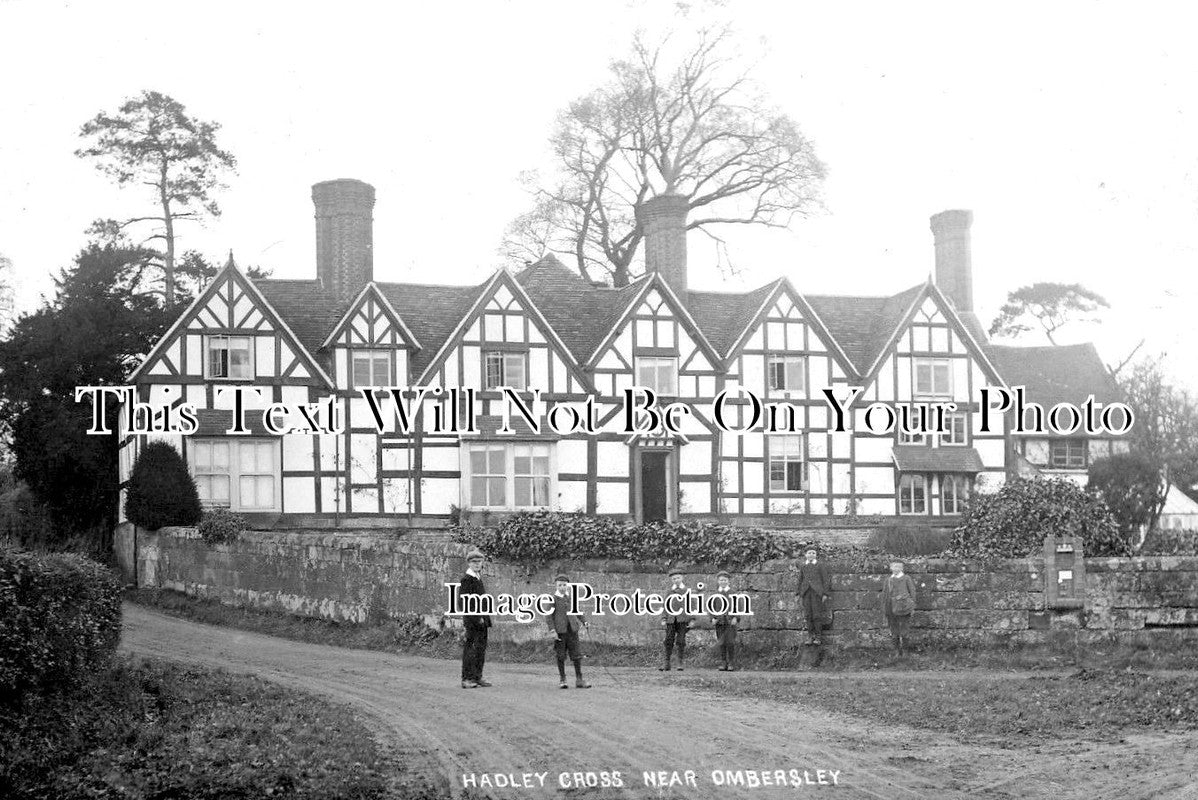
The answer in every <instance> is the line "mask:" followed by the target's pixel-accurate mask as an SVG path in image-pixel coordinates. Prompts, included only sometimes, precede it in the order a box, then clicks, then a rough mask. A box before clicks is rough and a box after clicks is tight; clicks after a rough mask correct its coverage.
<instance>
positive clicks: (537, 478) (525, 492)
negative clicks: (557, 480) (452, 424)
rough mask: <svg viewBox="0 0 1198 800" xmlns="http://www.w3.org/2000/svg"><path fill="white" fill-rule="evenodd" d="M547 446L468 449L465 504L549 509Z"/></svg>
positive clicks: (477, 446) (515, 444)
mask: <svg viewBox="0 0 1198 800" xmlns="http://www.w3.org/2000/svg"><path fill="white" fill-rule="evenodd" d="M550 455H551V453H550V445H548V444H537V443H525V442H513V443H511V444H507V443H502V444H501V443H487V444H474V445H470V451H469V454H468V459H467V461H468V464H467V466H468V467H469V471H470V472H469V476H468V478H467V480H466V484H467V491H468V495H467V497H466V502H467V504H468V506H469V507H471V508H501V509H502V508H510V509H515V508H548V507H549V505H550V487H551V485H552V475H551V473H550V465H549V462H550Z"/></svg>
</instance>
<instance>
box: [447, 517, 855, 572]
mask: <svg viewBox="0 0 1198 800" xmlns="http://www.w3.org/2000/svg"><path fill="white" fill-rule="evenodd" d="M457 539H458V540H459V541H463V542H466V543H468V544H473V545H476V546H478V547H479V548H480V549H482V550H483V552H485V553H486V554H487V556H488V557H490V558H500V559H503V560H505V561H514V562H518V563H531V564H539V563H545V562H548V561H553V560H556V559H581V558H620V559H627V560H629V561H671V562H688V563H692V564H713V565H718V566H721V567H746V566H751V565H754V564H759V563H761V562H763V561H770V560H772V559H776V558H795V557H799V556H801V555H802V552H803V549H804V548H805V547H806V546H807V545H808V544H809V543H808V542H807V541H805V540H803V539H801V538H797V537H795V536H791V535H787V534H784V533H778V532H775V531H765V530H761V529H759V528H741V527H735V526H731V525H717V524H712V523H701V522H683V523H674V524H665V523H651V524H647V525H635V524H631V523H624V522H618V521H616V520H613V519H609V518H606V517H593V516H588V515H586V514H577V513H574V514H569V513H559V512H552V511H535V512H522V513H519V514H514V515H512V516H510V517H508V518H507V519H505V520H504V521H503V522H502V523H501V524H500V525H499V526H498V527H496V528H493V529H480V528H462V529H459V531H458V534H457ZM819 550H820V552H821V553H824V554H825V555H827V556H833V557H835V556H841V557H845V556H850V555H854V556H860V555H863V554H864V550H862V548H855V547H844V546H841V547H828V546H825V545H820V546H819Z"/></svg>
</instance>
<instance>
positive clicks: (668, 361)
mask: <svg viewBox="0 0 1198 800" xmlns="http://www.w3.org/2000/svg"><path fill="white" fill-rule="evenodd" d="M636 385H637V386H644V387H645V388H646V389H652V390H653V391H654V392H656V393H657V394H659V395H666V396H673V395H676V394H678V359H677V358H671V357H658V356H639V357H638V358H637V360H636Z"/></svg>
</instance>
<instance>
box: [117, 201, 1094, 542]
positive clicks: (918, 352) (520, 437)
mask: <svg viewBox="0 0 1198 800" xmlns="http://www.w3.org/2000/svg"><path fill="white" fill-rule="evenodd" d="M313 200H314V202H315V205H316V220H317V279H316V280H271V279H265V280H251V279H250V278H248V277H247V276H246V275H244V274H243V273H242V272H241V271H240V270H238V269H237V267H236V266H235V265H234V264H233V263H232V260H230V263H229V265H228V266H227V267H226V268H225V269H224V270H223V271H222V272H221V273H220V274H219V275H218V276H217V277H216V278H215V279H213V280H212V282H211V283H210V284H209V285H208V286H207V287H206V288H205V289H204V291H203V292H201V293H200V295H199V296H198V297H197V298H196V299H195V301H194V302H193V303H192V304H191V306H190V307H189V308H187V309H186V310H185V311H184V312H183V313H182V314H181V316H180V317H179V319H178V320H177V321H176V323H175V324H174V326H173V327H172V328H171V329H170V330H169V331H168V333H167V334H166V335H165V336H164V337H163V339H162V340H161V341H160V342H159V343H158V344H157V346H156V347H154V348H153V350H152V351H151V352H150V353H149V354H148V355H147V357H146V359H145V360H144V362H143V363H142V365H141V366H140V368H139V369H138V370H137V372H136V373H135V375H134V377H133V382H134V384H135V385H136V388H137V394H138V399H139V401H141V402H143V403H149V404H152V405H154V406H159V407H161V406H163V405H178V404H180V403H183V402H186V403H189V404H191V405H192V406H194V407H195V408H196V409H197V410H198V412H197V417H198V421H199V425H198V430H197V431H196V432H195V433H194V434H193V435H188V436H183V435H178V434H144V435H130V434H128V433H127V432H125V431H122V434H121V451H120V470H121V475H122V479H124V478H126V477H127V476H128V474H129V473H130V471H131V468H132V465H133V462H134V460H135V459H136V456H137V453H138V452H139V449H140V448H141V447H142V446H143V445H144V442H145V440H146V439H147V438H151V437H153V438H165V439H167V440H169V441H171V442H172V444H174V445H175V446H176V447H177V448H178V449H179V450H180V451H181V452H182V453H183V455H184V457H185V458H186V460H187V462H188V464H189V465H190V467H191V469H192V472H193V474H194V476H195V479H196V483H197V487H198V489H199V492H200V495H201V499H202V500H203V501H204V502H205V503H208V504H212V505H223V506H228V507H230V508H232V509H235V510H238V511H242V512H246V513H254V514H269V515H275V516H280V517H293V516H301V517H303V519H304V524H338V523H342V522H344V521H346V520H375V521H377V522H378V523H380V524H386V523H387V521H388V520H396V519H398V518H400V517H415V516H429V515H449V514H452V513H454V512H455V511H457V510H468V511H470V512H477V513H488V514H489V513H505V512H511V511H517V510H524V509H541V508H546V509H559V510H565V511H582V512H587V513H591V514H605V515H614V516H619V517H624V518H634V519H638V520H673V519H678V518H683V517H720V518H724V519H731V520H737V519H743V520H749V519H751V520H753V521H754V522H758V523H761V522H766V521H773V522H775V523H776V524H779V525H793V524H801V522H800V521H801V520H802V519H803V518H810V517H822V518H826V517H829V516H832V517H836V516H851V515H859V514H860V515H880V516H894V517H906V518H928V519H931V518H938V517H952V516H954V515H956V514H959V513H960V511H961V508H962V504H963V503H964V501H965V499H966V498H967V497H968V496H969V494H970V493H971V492H973V491H976V490H992V489H993V488H995V487H997V486H998V485H1000V484H1001V482H1002V481H1003V480H1004V479H1005V478H1006V476H1008V475H1010V474H1018V473H1020V472H1026V471H1027V470H1028V469H1033V470H1034V469H1035V467H1034V466H1029V465H1030V464H1031V462H1034V461H1035V458H1036V457H1037V456H1036V454H1037V453H1038V452H1039V450H1038V448H1041V445H1040V444H1039V443H1037V442H1036V441H1033V440H1032V439H1016V438H1014V437H1012V436H1011V435H1010V434H1009V433H1008V431H1007V427H1008V425H1007V420H1004V419H1000V421H999V425H998V426H997V427H995V428H994V429H992V430H990V431H983V430H982V428H981V424H980V416H981V415H980V408H979V406H978V404H977V400H978V390H979V389H980V388H981V387H983V386H1002V387H1005V386H1007V385H1008V384H1010V383H1011V381H1012V376H1014V377H1017V378H1018V379H1019V380H1020V381H1027V379H1028V378H1029V374H1030V373H1029V370H1028V369H1022V368H1020V367H1018V366H1013V365H1016V364H1020V365H1024V366H1026V365H1027V364H1029V363H1032V364H1034V363H1036V361H1037V359H1038V358H1041V355H1040V354H1038V353H1037V349H1036V348H996V347H994V346H992V345H990V344H989V343H988V342H987V341H986V337H985V334H984V332H983V331H982V330H981V326H980V325H979V324H978V322H977V319H976V318H975V317H974V316H973V312H972V297H971V289H970V287H971V285H972V281H971V278H970V276H969V275H968V274H967V273H968V270H969V268H970V267H969V259H968V227H969V221H970V217H969V215H968V212H945V213H944V214H941V215H937V217H934V218H933V231H934V232H935V233H936V251H937V264H936V280H935V281H932V280H928V281H926V282H922V283H919V284H917V285H915V286H913V287H911V288H910V289H908V290H906V291H904V292H900V293H898V294H896V295H892V296H888V297H870V296H816V295H805V294H804V293H803V292H802V291H801V287H796V286H794V285H792V284H791V283H790V281H788V280H787V279H785V278H783V279H779V280H776V281H773V282H771V283H769V284H767V285H766V286H763V287H761V288H759V289H757V290H754V291H751V292H744V293H722V292H704V291H694V290H691V289H689V287H688V286H687V282H686V258H685V255H686V254H685V226H684V222H685V206H684V204H681V203H678V202H677V198H669V197H667V198H659V199H657V200H653V201H649V203H648V204H646V209H647V211H648V212H652V213H647V214H646V216H645V218H644V219H645V221H646V235H647V248H646V254H647V256H646V257H647V273H646V275H645V276H644V277H642V278H641V279H639V280H637V281H634V282H633V283H632V284H631V285H629V286H625V287H620V288H611V287H607V286H601V285H595V284H592V283H590V282H588V281H586V280H584V279H583V278H581V277H580V276H579V275H577V274H576V273H574V272H572V271H570V270H569V269H567V268H566V267H565V266H564V265H562V264H561V263H560V262H559V261H557V259H555V258H553V257H552V256H548V257H546V258H544V259H542V260H541V261H539V262H537V263H535V264H531V265H528V266H527V267H526V268H524V269H522V270H520V271H518V272H515V273H509V272H507V271H505V270H499V271H497V272H496V273H494V274H493V275H492V276H491V277H490V278H489V279H488V280H487V281H485V282H484V283H483V284H481V285H478V286H444V285H434V284H402V283H388V282H376V281H374V280H373V263H372V256H371V251H372V246H371V236H372V226H373V221H372V208H373V203H374V191H373V189H372V188H371V187H369V186H368V185H366V184H363V183H361V182H358V181H346V180H343V181H330V182H326V183H322V184H317V185H316V186H315V187H313ZM654 214H656V216H654ZM679 214H681V216H679ZM962 243H963V244H962ZM1087 352H1088V353H1092V352H1093V351H1092V348H1091V349H1090V350H1089V351H1087ZM1058 355H1059V354H1055V353H1054V354H1053V357H1057V356H1058ZM1082 356H1087V354H1086V353H1083V354H1081V356H1079V357H1082ZM1087 357H1088V356H1087ZM1094 357H1095V358H1096V354H1095V356H1094ZM1083 360H1084V359H1083ZM1090 367H1092V365H1087V366H1086V369H1089V368H1090ZM1030 372H1034V370H1031V371H1030ZM1031 377H1032V378H1034V377H1035V376H1034V375H1031ZM1033 382H1034V381H1033ZM1084 384H1085V381H1080V382H1076V383H1075V385H1072V386H1071V387H1070V388H1071V389H1072V390H1074V391H1082V390H1084V389H1085V388H1086V386H1085V385H1084ZM396 387H398V388H399V389H403V388H406V387H439V388H442V389H445V390H449V389H462V390H466V389H469V390H473V391H472V395H471V397H470V398H469V400H470V402H471V403H472V405H469V404H467V402H466V397H465V394H464V393H463V394H459V395H458V396H457V397H455V398H453V399H451V398H450V396H449V393H448V392H442V393H440V394H428V395H426V396H424V397H423V398H417V397H416V396H415V395H414V394H413V393H411V392H408V393H407V394H404V393H403V392H402V391H400V392H398V393H397V394H396V395H395V397H396V398H402V399H406V400H407V401H410V403H411V405H410V407H409V411H410V412H411V420H412V425H411V426H410V427H409V428H408V430H407V431H406V432H405V431H404V430H403V427H402V426H400V425H399V424H398V422H397V416H396V413H395V409H394V406H393V403H392V399H393V398H392V396H391V392H390V390H392V389H395V388H396ZM634 387H643V388H647V389H650V390H652V391H653V392H654V393H655V394H656V396H657V398H658V404H659V405H660V406H664V405H665V404H667V403H679V404H682V405H683V406H685V407H686V409H687V413H684V414H680V415H679V422H680V424H679V425H678V426H677V429H676V430H674V431H672V432H669V433H663V432H661V431H649V432H631V433H630V432H629V431H627V430H625V419H624V413H625V403H624V401H625V392H626V390H630V389H633V388H634ZM235 389H240V390H241V391H240V393H237V392H235V391H234V390H235ZM363 390H366V391H367V392H368V393H369V394H370V397H371V398H373V399H374V402H371V401H370V400H369V399H368V398H366V397H364V396H363ZM1031 390H1032V391H1035V387H1031ZM505 392H509V393H512V395H508V394H505ZM829 393H830V394H832V395H833V396H835V397H839V398H845V397H848V396H850V395H853V393H856V394H855V399H854V400H853V402H852V404H851V405H850V406H849V407H848V412H847V414H846V415H845V419H844V422H845V425H844V427H845V429H844V430H838V429H837V421H838V420H837V414H836V413H835V410H834V409H833V407H832V406H831V405H830V403H829V399H828V395H829ZM238 394H239V396H240V402H241V403H242V405H243V409H244V410H246V411H248V412H250V413H243V414H242V415H241V417H242V418H243V419H244V426H243V428H242V429H239V428H238V427H237V419H236V415H235V413H234V404H235V402H236V398H237V396H238ZM513 395H514V396H515V397H517V398H519V399H520V400H521V401H523V404H524V405H525V406H527V407H529V408H533V409H535V413H536V414H538V415H541V416H540V419H539V420H538V421H540V422H542V423H544V422H545V419H544V416H543V415H544V413H545V410H546V409H549V408H556V409H559V411H557V412H555V413H564V414H568V415H572V416H573V417H574V418H576V419H591V420H593V422H594V425H595V429H594V430H585V429H583V426H579V428H580V429H577V430H566V431H563V432H560V433H559V432H554V431H553V430H552V428H550V427H549V426H547V425H544V424H542V425H541V426H540V429H539V430H538V429H537V428H536V426H533V425H530V424H529V423H528V421H527V420H525V419H523V418H522V417H521V416H520V415H519V414H512V413H510V411H511V408H512V404H511V401H512V399H513ZM538 396H539V400H540V403H541V405H539V406H538V405H536V404H535V402H534V400H535V398H537V397H538ZM721 396H723V397H724V398H725V403H724V404H723V417H722V419H721V420H716V419H715V418H714V417H713V409H714V406H715V401H716V399H717V398H718V397H721ZM330 398H331V399H332V401H333V402H330ZM1084 399H1085V398H1084V397H1077V398H1074V402H1080V401H1082V400H1084ZM1103 399H1104V400H1106V399H1108V398H1106V397H1104V398H1103ZM454 400H457V401H459V402H456V403H455V402H454ZM936 402H955V403H956V404H957V410H956V411H955V412H952V413H951V414H949V415H948V416H947V417H946V419H945V420H944V425H943V426H942V429H941V430H940V431H939V432H937V433H931V434H929V433H919V432H912V431H910V430H905V429H904V423H903V421H904V420H914V421H915V422H916V423H918V421H919V416H918V415H919V411H920V409H921V408H924V407H927V405H928V404H931V403H936ZM273 403H282V404H285V406H286V408H287V409H288V410H286V411H285V410H279V411H278V412H277V413H276V414H273V415H272V416H271V418H270V421H269V422H270V424H269V425H267V424H266V423H265V422H264V421H263V419H262V414H261V410H262V409H265V408H267V407H268V406H270V405H271V404H273ZM301 408H302V409H303V411H302V412H300V411H297V409H301ZM505 408H507V409H508V410H509V414H508V417H509V418H510V419H509V422H508V425H507V428H508V429H507V430H504V427H505V426H504V422H505V416H504V409H505ZM871 408H872V409H873V410H872V411H869V409H871ZM884 409H889V412H887V411H885V410H884ZM867 413H872V414H882V415H884V414H886V413H893V415H894V417H895V418H896V419H897V420H899V421H900V422H899V424H898V425H897V426H896V429H895V430H894V431H892V432H890V433H885V434H883V433H874V432H871V429H870V425H868V424H867V423H868V420H867V419H866V418H865V415H866V414H867ZM451 420H452V422H451ZM380 424H381V425H382V431H381V432H380V430H379V426H380ZM926 425H927V422H926V421H925V422H924V424H923V427H926ZM1095 446H1097V447H1099V448H1100V449H1101V447H1102V445H1094V444H1093V443H1091V442H1086V443H1085V447H1086V453H1087V458H1091V457H1093V453H1094V451H1093V450H1092V449H1091V448H1093V447H1095ZM1106 447H1107V450H1108V451H1109V450H1110V448H1111V444H1110V443H1109V442H1108V443H1106ZM1054 448H1056V449H1060V448H1059V447H1057V445H1055V444H1054V443H1052V442H1049V443H1047V444H1045V445H1043V449H1046V450H1047V451H1048V455H1047V456H1046V459H1047V460H1046V461H1045V464H1044V467H1045V468H1046V469H1047V468H1048V467H1050V466H1051V465H1052V464H1053V463H1055V462H1053V461H1052V458H1054V457H1055V456H1053V455H1052V452H1055V450H1054ZM1067 455H1068V454H1066V455H1065V456H1062V457H1063V458H1065V457H1067ZM1068 463H1070V464H1072V463H1073V462H1068ZM122 508H123V503H122Z"/></svg>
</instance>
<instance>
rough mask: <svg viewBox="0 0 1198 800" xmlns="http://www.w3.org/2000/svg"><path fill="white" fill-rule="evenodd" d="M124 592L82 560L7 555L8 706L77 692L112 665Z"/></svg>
mask: <svg viewBox="0 0 1198 800" xmlns="http://www.w3.org/2000/svg"><path fill="white" fill-rule="evenodd" d="M120 591H121V587H120V584H119V582H118V581H117V580H116V578H115V576H113V575H112V573H111V572H110V571H109V570H108V569H107V568H105V567H103V566H101V565H100V564H97V563H96V562H94V561H91V560H89V559H86V558H84V557H82V556H77V555H68V554H54V555H38V554H34V553H28V552H23V551H18V550H13V549H10V548H0V698H5V699H7V700H9V701H16V700H19V699H20V698H21V697H22V696H23V695H25V694H27V693H29V692H37V691H47V690H57V689H61V688H65V687H67V686H71V685H74V684H76V683H78V682H79V680H80V679H81V678H82V677H83V676H86V675H90V674H93V673H95V672H96V671H98V670H101V669H103V668H105V667H106V666H107V665H108V662H109V659H110V658H111V656H112V654H113V652H114V651H115V650H116V646H117V642H118V640H119V639H120V631H121V595H120Z"/></svg>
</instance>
